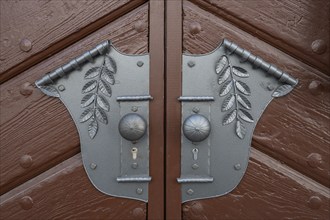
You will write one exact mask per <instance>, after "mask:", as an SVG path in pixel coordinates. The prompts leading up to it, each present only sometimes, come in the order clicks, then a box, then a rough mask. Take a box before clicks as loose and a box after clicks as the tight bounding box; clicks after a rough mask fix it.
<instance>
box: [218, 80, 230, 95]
mask: <svg viewBox="0 0 330 220" xmlns="http://www.w3.org/2000/svg"><path fill="white" fill-rule="evenodd" d="M232 87H233V83H232V81H227V82H225V83H224V84H223V86H222V88H221V89H220V94H219V95H220V96H225V95H227V94H228V93H229V92H230V90H231V89H232Z"/></svg>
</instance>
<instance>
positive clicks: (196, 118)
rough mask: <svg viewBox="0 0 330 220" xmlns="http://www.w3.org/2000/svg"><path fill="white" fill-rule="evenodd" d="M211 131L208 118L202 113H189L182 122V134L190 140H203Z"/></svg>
mask: <svg viewBox="0 0 330 220" xmlns="http://www.w3.org/2000/svg"><path fill="white" fill-rule="evenodd" d="M210 131H211V125H210V122H209V120H208V119H207V118H206V117H204V116H203V115H199V114H195V115H191V116H189V117H188V118H186V120H185V121H184V122H183V134H184V136H186V138H188V139H189V140H190V141H192V142H200V141H203V140H205V139H206V138H207V137H208V136H209V134H210Z"/></svg>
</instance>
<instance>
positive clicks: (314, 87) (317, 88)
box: [308, 80, 324, 95]
mask: <svg viewBox="0 0 330 220" xmlns="http://www.w3.org/2000/svg"><path fill="white" fill-rule="evenodd" d="M308 90H309V91H310V93H312V94H313V95H320V94H321V93H322V92H323V90H324V86H323V85H322V83H321V82H320V81H318V80H313V81H312V82H311V83H310V84H309V85H308Z"/></svg>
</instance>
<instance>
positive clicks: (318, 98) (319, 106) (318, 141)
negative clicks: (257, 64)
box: [183, 1, 330, 185]
mask: <svg viewBox="0 0 330 220" xmlns="http://www.w3.org/2000/svg"><path fill="white" fill-rule="evenodd" d="M183 12H184V20H183V30H184V32H183V50H184V51H185V52H187V53H191V54H201V53H206V52H209V51H212V50H213V49H214V48H216V47H217V46H218V45H219V44H220V43H221V41H222V39H223V38H227V39H230V40H231V41H233V42H236V43H237V44H239V45H240V46H241V47H243V48H248V50H250V51H251V52H252V53H253V54H256V55H258V56H260V57H262V58H263V59H264V60H267V61H268V62H270V63H274V64H276V66H277V67H278V68H280V69H282V70H285V71H286V72H288V73H290V74H291V75H292V76H294V77H295V78H298V79H299V84H298V86H297V87H296V88H295V89H294V90H293V92H292V93H291V94H290V95H288V96H286V97H283V98H280V99H275V100H273V101H272V102H271V103H270V105H269V106H268V107H267V109H266V111H265V112H264V113H263V115H262V117H261V118H260V121H259V123H258V125H257V127H256V130H255V131H254V136H253V141H252V145H253V146H255V147H256V148H257V149H259V150H261V151H263V152H265V153H267V154H269V155H271V156H272V157H274V158H276V159H278V160H281V161H283V162H284V163H286V164H288V165H290V166H291V167H293V168H294V169H296V170H298V171H299V172H301V173H303V174H304V175H306V176H308V177H310V178H313V179H315V180H316V181H318V182H320V183H322V184H324V185H329V184H330V180H329V173H328V171H329V170H328V167H329V166H330V161H329V160H330V151H329V146H330V137H329V133H328V130H329V129H330V124H329V121H328V120H329V119H328V118H329V117H328V115H327V112H328V111H329V110H328V109H329V107H330V96H329V93H330V90H329V89H326V88H327V87H328V85H329V79H330V78H329V77H328V76H327V75H325V74H324V73H322V72H320V71H318V70H316V69H314V68H312V67H310V66H308V65H306V64H305V63H302V62H300V61H299V60H297V59H294V58H292V57H291V56H289V55H287V54H285V53H283V52H281V51H279V50H278V49H276V48H274V47H272V46H271V45H269V44H267V43H265V42H263V41H261V40H258V39H257V38H256V37H254V36H252V35H251V34H249V33H246V32H244V31H242V30H241V29H240V28H238V27H236V26H234V25H232V24H230V23H228V22H226V21H224V20H223V19H222V18H221V17H217V16H214V15H212V14H210V13H209V12H208V11H205V10H203V9H200V8H199V7H198V6H197V5H195V4H193V3H191V2H189V1H184V4H183ZM196 24H198V25H199V26H200V27H201V29H202V31H201V32H199V33H196V34H193V33H195V32H194V30H195V29H194V28H193V27H194V25H195V26H196ZM210 33H215V34H210ZM217 33H219V34H217ZM314 83H316V84H320V86H319V87H318V88H310V89H309V87H311V86H310V85H313V84H314ZM322 87H324V88H323V89H322ZM313 90H315V91H313ZM311 121H314V122H317V123H311ZM284 128H285V129H284ZM312 153H314V155H315V154H318V155H322V156H321V160H322V161H320V163H316V164H315V165H312V166H311V165H310V164H311V163H312V162H311V160H313V159H311V158H310V157H311V156H310V155H311V154H312Z"/></svg>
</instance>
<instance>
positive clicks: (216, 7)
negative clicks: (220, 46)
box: [191, 0, 330, 74]
mask: <svg viewBox="0 0 330 220" xmlns="http://www.w3.org/2000/svg"><path fill="white" fill-rule="evenodd" d="M191 2H193V3H195V4H196V5H198V6H199V7H201V8H203V9H204V10H206V11H208V12H210V13H213V14H215V15H216V16H218V17H221V18H223V19H224V20H226V21H228V22H230V23H232V24H234V25H235V26H237V27H239V28H240V29H242V30H244V31H246V32H249V33H253V35H254V36H256V37H258V38H260V39H262V40H263V41H265V42H268V43H269V44H271V45H274V46H275V47H277V48H280V49H281V50H283V51H285V52H286V53H288V54H290V55H292V56H294V57H298V58H299V59H302V60H303V62H305V63H308V64H311V65H312V66H314V67H316V69H319V70H321V71H323V72H325V73H326V74H330V71H329V67H330V59H329V58H330V57H329V54H330V51H329V49H327V47H329V39H330V38H329V16H330V14H329V13H330V12H329V11H330V2H329V1H313V0H303V1H299V2H297V1H295V0H289V1H273V0H266V1H262V2H260V1H232V0H225V1H223V0H191Z"/></svg>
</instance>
